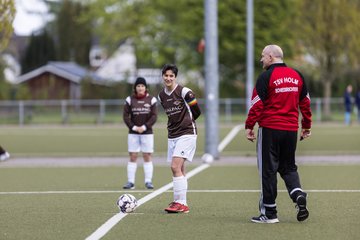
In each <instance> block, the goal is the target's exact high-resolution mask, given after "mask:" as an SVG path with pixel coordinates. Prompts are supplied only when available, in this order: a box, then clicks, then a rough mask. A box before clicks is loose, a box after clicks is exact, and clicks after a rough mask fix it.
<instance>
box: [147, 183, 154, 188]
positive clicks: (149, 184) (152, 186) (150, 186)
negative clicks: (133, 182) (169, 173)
mask: <svg viewBox="0 0 360 240" xmlns="http://www.w3.org/2000/svg"><path fill="white" fill-rule="evenodd" d="M145 187H146V188H147V189H154V185H153V184H152V182H146V183H145Z"/></svg>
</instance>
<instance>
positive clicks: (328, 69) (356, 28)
mask: <svg viewBox="0 0 360 240" xmlns="http://www.w3.org/2000/svg"><path fill="white" fill-rule="evenodd" d="M298 4H299V5H298V6H299V7H298V9H299V11H300V12H301V13H302V14H301V15H300V16H299V17H300V18H299V19H298V24H297V27H296V28H295V30H297V33H298V34H297V36H298V39H299V42H300V46H301V47H302V48H303V50H304V53H306V54H309V55H310V56H311V58H313V59H314V61H315V63H316V66H317V67H318V71H319V79H320V81H321V83H322V85H323V89H324V98H325V103H324V117H325V118H326V119H329V118H330V116H331V111H330V98H331V95H332V93H331V89H332V84H333V83H334V81H335V80H336V79H339V78H341V76H343V74H344V73H345V72H346V71H349V70H350V69H354V68H357V66H358V65H359V58H358V56H359V54H360V25H359V22H360V15H359V11H360V4H359V2H358V1H355V0H320V1H312V0H300V1H299V2H298Z"/></svg>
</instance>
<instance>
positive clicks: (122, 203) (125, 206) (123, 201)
mask: <svg viewBox="0 0 360 240" xmlns="http://www.w3.org/2000/svg"><path fill="white" fill-rule="evenodd" d="M137 204H138V203H137V200H136V198H135V197H134V196H133V195H131V194H128V193H125V194H123V195H121V196H120V197H119V198H118V200H117V201H116V205H117V206H118V208H119V209H120V211H121V212H122V213H131V212H133V211H134V210H135V208H136V207H137Z"/></svg>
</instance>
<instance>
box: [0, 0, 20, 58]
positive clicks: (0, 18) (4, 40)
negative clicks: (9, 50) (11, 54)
mask: <svg viewBox="0 0 360 240" xmlns="http://www.w3.org/2000/svg"><path fill="white" fill-rule="evenodd" d="M15 12H16V11H15V6H14V1H13V0H2V1H1V4H0V22H1V24H0V52H2V51H3V50H4V49H5V48H6V46H7V44H8V42H9V39H10V37H11V36H12V33H13V31H14V29H13V27H12V22H13V21H14V18H15Z"/></svg>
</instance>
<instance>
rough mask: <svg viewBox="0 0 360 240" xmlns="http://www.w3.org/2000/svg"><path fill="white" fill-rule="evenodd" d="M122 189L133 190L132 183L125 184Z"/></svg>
mask: <svg viewBox="0 0 360 240" xmlns="http://www.w3.org/2000/svg"><path fill="white" fill-rule="evenodd" d="M123 189H135V185H134V184H133V183H132V182H127V183H126V184H125V185H124V186H123Z"/></svg>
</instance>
